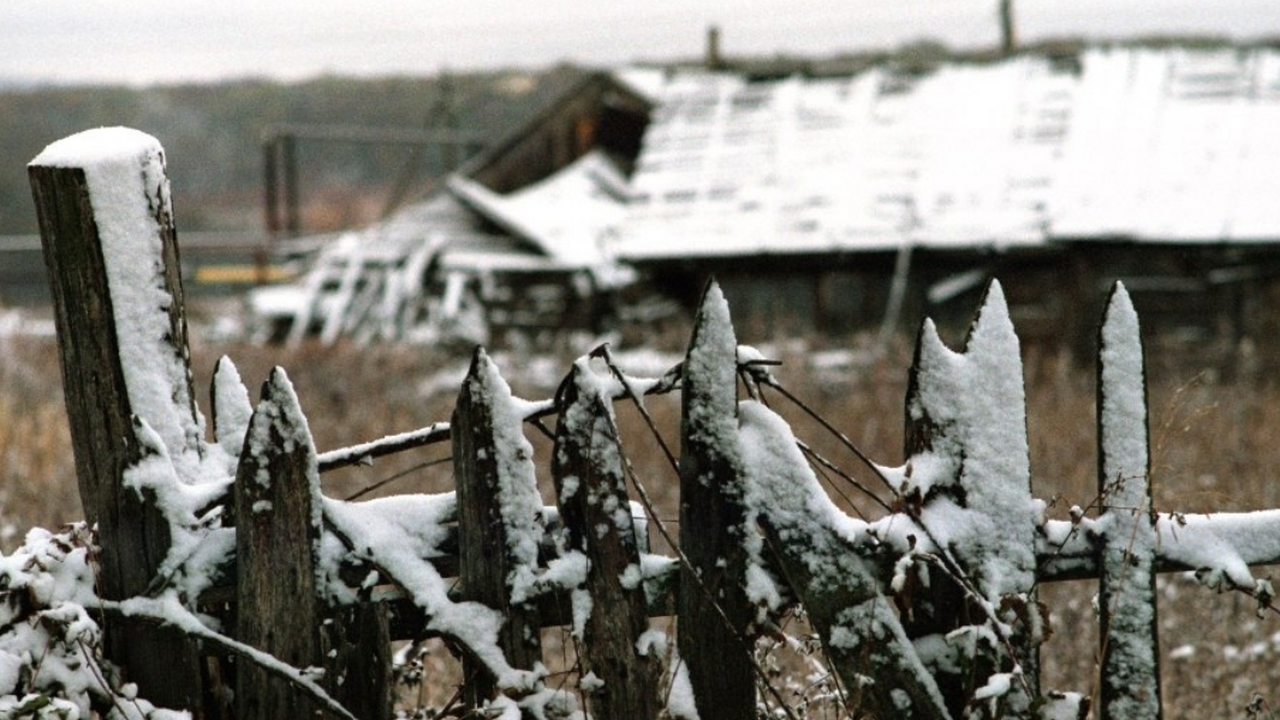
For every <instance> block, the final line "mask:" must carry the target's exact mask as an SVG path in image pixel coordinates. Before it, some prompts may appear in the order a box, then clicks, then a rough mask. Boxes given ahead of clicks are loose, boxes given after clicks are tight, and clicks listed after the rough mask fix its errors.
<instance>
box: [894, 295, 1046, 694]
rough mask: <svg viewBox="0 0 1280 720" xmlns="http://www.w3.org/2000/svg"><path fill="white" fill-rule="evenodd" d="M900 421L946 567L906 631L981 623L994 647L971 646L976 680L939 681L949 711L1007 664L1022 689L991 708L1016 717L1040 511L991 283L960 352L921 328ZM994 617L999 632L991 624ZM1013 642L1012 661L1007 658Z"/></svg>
mask: <svg viewBox="0 0 1280 720" xmlns="http://www.w3.org/2000/svg"><path fill="white" fill-rule="evenodd" d="M906 411H907V419H906V423H907V425H906V433H905V438H906V450H907V453H908V454H909V457H908V458H907V464H906V469H905V471H904V478H903V487H902V488H901V492H902V494H903V496H904V497H905V498H907V500H908V504H909V506H910V507H913V508H915V510H914V512H916V513H917V515H918V518H919V522H920V523H921V525H922V526H923V529H924V531H925V532H926V533H928V535H929V536H930V539H931V540H933V541H935V542H936V543H937V544H938V545H939V546H940V548H939V550H941V551H942V552H943V553H944V555H943V556H942V557H943V558H944V560H946V564H947V565H949V566H950V567H948V568H947V569H946V571H945V572H944V571H943V570H942V568H935V569H932V570H931V571H930V573H931V577H933V578H936V579H937V582H930V585H929V587H930V591H929V596H928V598H927V602H926V603H924V605H923V606H922V607H917V609H916V611H915V612H913V614H912V618H911V621H910V622H909V623H908V632H909V633H910V634H911V636H912V637H913V638H914V637H922V636H925V635H938V634H943V635H945V634H948V633H950V632H952V631H954V630H956V629H957V628H959V627H960V626H961V625H963V624H966V623H967V622H972V621H966V620H965V618H966V617H972V618H977V619H983V618H985V621H986V622H985V624H986V625H988V626H991V629H993V630H997V631H998V636H1003V640H1002V641H1001V642H999V643H996V645H997V647H980V648H979V647H978V646H975V648H976V652H978V655H979V657H978V658H975V659H980V660H981V662H976V663H974V664H973V665H972V666H971V669H970V670H969V672H973V673H977V674H978V675H979V676H978V677H972V678H964V677H960V676H959V675H957V674H956V673H951V672H947V671H944V670H939V672H938V676H939V684H940V685H941V686H942V687H943V692H944V694H945V695H946V696H947V702H948V706H949V707H950V708H951V711H952V713H953V714H958V713H959V712H960V711H961V709H962V708H963V707H964V705H965V704H966V703H967V702H968V701H969V700H970V699H971V698H969V697H967V696H966V690H965V688H966V687H968V686H969V685H970V684H971V683H972V682H974V681H976V682H978V683H980V684H981V683H985V682H986V680H987V678H985V677H982V675H989V676H991V677H993V678H995V677H996V675H995V674H1001V673H1004V672H1012V671H1013V670H1014V665H1015V664H1016V665H1017V666H1018V667H1020V668H1021V673H1022V678H1023V679H1022V681H1020V682H1018V683H1016V684H1014V685H1011V686H1010V687H1012V688H1013V690H1012V692H1009V693H1002V694H1001V695H1000V697H1002V698H1005V700H1004V701H1002V702H1005V703H1006V704H1005V709H1006V710H1008V711H1012V712H1013V713H1015V714H1025V713H1026V712H1028V708H1027V702H1028V701H1029V700H1030V698H1028V697H1026V693H1025V692H1023V690H1024V689H1030V690H1031V691H1032V693H1034V692H1036V684H1037V677H1036V661H1037V650H1036V647H1037V645H1038V644H1039V643H1040V642H1041V641H1042V640H1043V637H1042V633H1041V631H1040V628H1041V627H1042V623H1041V622H1040V617H1039V609H1038V607H1037V605H1036V604H1035V603H1034V600H1033V598H1032V597H1031V595H1030V593H1031V591H1032V590H1033V588H1034V585H1035V570H1036V557H1035V538H1036V535H1035V523H1036V517H1037V514H1038V506H1037V504H1036V503H1035V501H1034V500H1033V498H1032V496H1031V470H1030V455H1029V446H1028V442H1027V425H1026V398H1025V391H1024V387H1023V377H1022V359H1021V353H1020V349H1019V343H1018V337H1017V335H1016V334H1015V332H1014V329H1013V323H1012V321H1011V320H1010V318H1009V310H1008V306H1007V305H1006V303H1005V299H1004V292H1003V290H1002V288H1001V286H1000V284H999V283H998V282H996V281H992V282H991V284H990V285H989V286H988V287H987V290H986V293H985V294H984V297H983V300H982V303H981V306H980V308H979V310H978V314H977V316H976V317H975V318H974V320H973V323H972V324H971V325H970V327H969V332H968V335H967V337H966V338H965V343H964V349H963V350H962V351H961V352H955V351H953V350H951V349H950V348H948V347H947V346H946V345H945V344H944V343H943V342H942V339H941V338H940V337H939V336H938V333H937V329H936V328H935V327H934V325H933V323H932V322H930V321H926V322H925V323H924V325H923V326H922V328H921V332H920V335H919V338H918V344H917V347H916V355H915V362H914V363H913V365H912V368H911V376H910V381H909V383H908V392H907V406H906ZM949 576H955V577H954V578H952V577H949ZM975 595H976V596H977V597H975ZM984 607H985V608H988V609H983V608H984ZM966 608H967V609H968V610H967V611H966ZM997 612H999V613H1000V618H999V624H998V625H996V624H993V622H992V621H993V620H994V619H995V618H993V615H994V614H995V613H997ZM1014 620H1020V621H1021V622H1020V623H1017V624H1016V625H1015V623H1014V622H1013V621H1014ZM979 622H981V620H979ZM1003 628H1012V629H1013V631H1014V632H1013V633H1012V634H1010V633H1009V631H1008V630H1006V629H1003ZM1010 642H1012V643H1013V644H1014V649H1015V651H1016V654H1017V657H1012V658H1010V657H1008V653H1007V652H1006V649H1007V643H1010ZM988 645H989V644H988ZM1006 679H1007V678H1006ZM1006 696H1007V697H1006Z"/></svg>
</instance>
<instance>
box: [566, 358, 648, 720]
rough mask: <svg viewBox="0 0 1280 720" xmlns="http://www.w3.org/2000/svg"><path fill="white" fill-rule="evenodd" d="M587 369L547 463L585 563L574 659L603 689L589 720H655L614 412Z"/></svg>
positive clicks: (571, 388) (573, 385) (580, 370)
mask: <svg viewBox="0 0 1280 720" xmlns="http://www.w3.org/2000/svg"><path fill="white" fill-rule="evenodd" d="M586 362H587V361H586V360H579V361H578V362H577V363H576V364H575V365H574V368H573V370H572V371H571V372H570V373H569V376H568V378H566V379H565V382H564V383H563V384H562V385H561V386H560V391H559V393H558V397H557V407H559V408H560V422H559V423H558V424H557V426H556V434H555V449H554V451H553V452H552V461H551V472H552V477H553V478H554V479H555V485H556V495H557V500H558V503H559V507H560V516H561V518H562V519H563V520H564V525H565V528H566V529H567V531H568V534H569V547H570V549H572V550H574V551H577V552H580V553H583V554H584V555H586V557H587V561H588V563H589V566H588V569H587V580H586V590H587V592H588V594H590V596H591V614H590V616H589V617H588V618H587V620H586V625H585V627H584V628H582V631H583V634H582V644H581V649H580V653H581V659H582V665H583V671H584V673H592V674H594V675H595V677H596V678H598V679H599V680H600V681H602V682H603V684H602V685H601V686H600V687H599V688H598V689H590V688H585V689H586V690H587V691H588V692H587V695H586V697H587V702H588V705H589V709H590V712H591V714H592V715H593V716H594V717H597V718H627V719H628V720H653V719H654V718H657V716H658V713H659V712H661V710H662V695H661V693H660V690H659V680H660V677H661V674H662V660H663V659H662V658H660V657H655V656H654V655H652V654H647V655H643V656H642V655H640V654H639V653H638V651H637V649H636V643H637V641H638V640H639V638H640V636H641V635H642V634H643V633H644V632H645V631H647V630H648V629H649V621H648V616H647V614H646V612H645V593H644V585H643V583H642V582H640V579H641V571H640V552H639V549H638V547H637V542H636V533H635V527H634V524H633V522H632V519H631V508H630V505H629V504H628V502H627V488H626V468H625V466H624V464H623V463H624V459H623V456H622V447H621V444H620V443H619V441H618V428H617V426H616V425H615V423H614V419H613V409H612V407H611V405H610V404H609V401H608V400H607V399H606V398H605V397H604V395H603V393H602V388H601V387H600V380H599V379H598V378H597V377H596V376H595V375H594V374H592V372H591V370H590V369H589V368H588V367H587V365H586Z"/></svg>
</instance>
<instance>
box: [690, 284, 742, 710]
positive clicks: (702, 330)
mask: <svg viewBox="0 0 1280 720" xmlns="http://www.w3.org/2000/svg"><path fill="white" fill-rule="evenodd" d="M681 382H682V384H681V410H682V418H681V425H680V463H679V464H680V548H681V550H682V552H683V553H684V555H685V557H687V558H688V559H689V566H685V567H683V568H682V570H681V581H680V596H679V600H678V608H679V616H680V633H679V637H678V644H679V650H680V657H681V660H682V661H683V662H684V663H686V664H687V666H688V676H689V682H690V685H691V687H692V690H693V696H694V702H695V703H696V705H697V708H698V713H699V715H700V717H701V718H702V720H730V719H733V718H743V717H750V716H752V715H754V714H755V706H756V694H755V676H754V670H753V668H752V665H751V662H752V659H751V657H750V652H751V648H750V647H747V646H744V644H743V642H744V641H743V639H744V638H745V637H746V634H747V631H748V628H749V626H750V623H751V620H752V619H753V617H754V610H753V609H752V607H751V604H750V603H749V602H748V601H747V597H746V590H745V587H744V585H745V580H746V549H745V546H744V540H745V535H744V518H745V513H744V511H743V509H742V498H741V487H740V485H741V481H740V477H739V476H740V475H741V472H742V463H741V461H740V460H739V457H738V450H737V433H738V422H737V418H738V384H737V339H736V338H735V336H734V331H733V324H732V322H731V321H730V318H729V304H728V302H726V300H725V297H724V293H722V292H721V290H720V286H719V285H718V284H716V282H715V280H711V281H709V282H708V283H707V287H706V289H705V290H704V292H703V295H702V302H701V303H700V305H699V307H698V312H697V314H696V316H695V317H694V327H693V336H692V338H691V339H690V341H689V350H688V353H687V354H686V356H685V361H684V368H683V378H682V381H681ZM694 573H697V577H699V578H701V583H700V582H699V581H698V580H697V579H695V578H694V576H693V574H694ZM707 588H714V589H715V590H714V594H715V598H714V601H713V599H712V598H711V597H708V590H707ZM713 602H716V603H718V604H719V605H720V610H721V611H723V615H722V614H721V612H720V611H718V610H717V609H716V607H715V606H714V605H713V604H712V603H713ZM726 618H728V622H727V623H726Z"/></svg>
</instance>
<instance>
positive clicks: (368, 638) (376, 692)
mask: <svg viewBox="0 0 1280 720" xmlns="http://www.w3.org/2000/svg"><path fill="white" fill-rule="evenodd" d="M327 615H328V617H327V618H326V621H327V622H326V624H325V625H324V641H325V645H326V647H327V648H328V650H327V651H326V652H325V655H326V658H325V660H326V666H325V689H326V690H327V691H328V692H329V695H330V696H332V697H333V699H334V700H337V701H338V703H339V704H341V705H342V706H343V707H344V708H346V709H347V710H348V711H350V712H351V714H352V715H355V716H356V717H358V718H360V720H390V718H391V717H393V716H394V715H395V712H394V703H395V694H396V688H395V685H394V683H393V682H392V677H391V621H390V608H389V607H387V606H386V605H385V604H382V603H375V602H371V601H369V600H362V601H360V602H358V603H357V604H355V605H352V606H349V607H343V608H336V609H330V610H329V611H328V613H327Z"/></svg>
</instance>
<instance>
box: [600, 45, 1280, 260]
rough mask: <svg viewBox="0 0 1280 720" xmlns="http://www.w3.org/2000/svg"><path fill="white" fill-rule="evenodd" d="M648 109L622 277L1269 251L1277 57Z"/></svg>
mask: <svg viewBox="0 0 1280 720" xmlns="http://www.w3.org/2000/svg"><path fill="white" fill-rule="evenodd" d="M652 92H656V93H657V94H658V96H659V97H660V98H661V101H660V103H659V106H658V109H657V110H656V111H655V113H654V117H653V120H652V123H651V125H650V128H649V130H648V132H647V134H646V136H645V140H644V146H643V149H642V151H641V154H640V158H639V162H638V165H637V169H636V172H635V174H634V176H633V177H632V181H631V203H630V206H629V209H628V212H627V215H626V218H625V220H624V221H623V223H622V226H621V229H620V231H619V234H618V239H617V242H616V243H615V244H613V245H612V246H611V250H612V251H613V252H615V253H616V254H617V256H618V257H621V258H624V259H636V260H643V259H653V258H662V257H689V256H696V255H701V256H731V255H744V254H770V253H773V254H787V253H818V252H834V251H841V252H845V251H866V250H884V249H892V248H897V247H900V246H901V245H903V244H904V243H911V244H914V245H917V246H922V247H939V248H945V247H983V246H989V247H1009V246H1034V245H1042V244H1045V243H1047V242H1049V241H1051V240H1052V239H1054V238H1059V237H1071V238H1090V237H1114V236H1124V237H1130V238H1133V239H1138V240H1186V241H1196V242H1217V241H1248V240H1260V239H1267V240H1276V239H1280V203H1277V202H1275V201H1274V200H1273V199H1274V198H1276V197H1280V195H1278V194H1277V191H1280V135H1277V134H1276V133H1274V132H1267V130H1268V129H1269V128H1275V127H1280V53H1277V52H1275V51H1269V50H1226V51H1193V50H1180V49H1169V50H1153V49H1135V48H1120V49H1102V48H1099V49H1091V50H1087V51H1085V52H1084V53H1082V55H1081V56H1080V57H1079V58H1078V59H1077V58H1066V59H1064V58H1050V57H1046V56H1039V55H1024V56H1018V57H1014V58H1011V59H1009V60H1006V61H1002V62H998V63H989V64H963V63H953V64H948V65H943V66H941V67H939V68H938V69H936V70H935V71H933V72H930V73H927V74H923V75H912V74H909V73H903V72H897V71H894V70H893V69H891V68H887V67H881V68H875V69H872V70H869V71H867V72H864V73H861V74H859V75H857V76H854V77H847V78H834V79H833V78H816V79H804V78H799V77H795V78H790V79H786V80H781V81H770V82H750V81H748V80H747V79H745V78H743V77H740V76H737V75H733V74H728V73H706V72H686V73H682V74H677V75H675V76H672V77H670V78H669V79H667V81H666V83H665V85H664V86H663V87H662V88H661V89H660V90H657V91H652Z"/></svg>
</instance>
